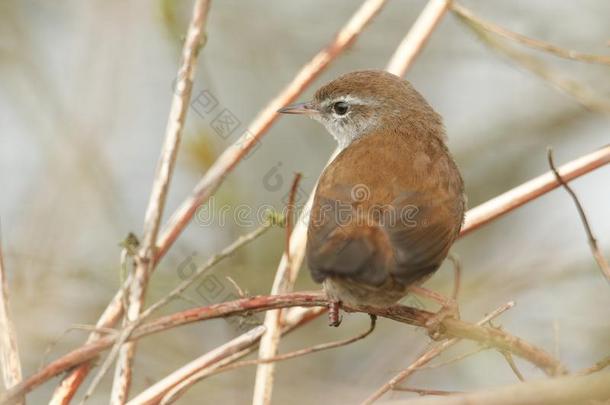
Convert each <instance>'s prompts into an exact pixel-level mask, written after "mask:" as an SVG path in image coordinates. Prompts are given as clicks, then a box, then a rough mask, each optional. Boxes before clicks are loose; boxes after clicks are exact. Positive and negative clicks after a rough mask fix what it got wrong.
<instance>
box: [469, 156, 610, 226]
mask: <svg viewBox="0 0 610 405" xmlns="http://www.w3.org/2000/svg"><path fill="white" fill-rule="evenodd" d="M608 163H610V145H606V146H604V147H602V148H600V149H598V150H596V151H595V152H591V153H589V154H587V155H584V156H582V157H579V158H578V159H575V160H572V161H571V162H568V163H566V164H564V165H563V166H561V167H559V169H558V170H557V171H558V172H559V174H560V175H561V177H562V178H563V179H564V181H566V182H568V181H572V180H574V179H575V178H577V177H580V176H582V175H584V174H587V173H589V172H591V171H593V170H595V169H598V168H600V167H602V166H604V165H606V164H608ZM559 186H560V183H559V182H558V181H557V179H556V178H555V175H554V174H553V172H547V173H545V174H543V175H541V176H538V177H536V178H534V179H532V180H530V181H528V182H526V183H523V184H522V185H520V186H518V187H515V188H513V189H512V190H509V191H507V192H505V193H503V194H500V195H499V196H497V197H494V198H492V199H491V200H489V201H487V202H485V203H483V204H481V205H479V206H477V207H475V208H472V209H470V210H469V211H468V212H467V213H466V221H465V223H464V226H462V230H461V232H460V236H464V235H467V234H469V233H470V232H472V231H474V230H476V229H478V228H480V227H481V226H483V225H485V224H487V223H489V222H491V221H493V220H494V219H497V218H499V217H501V216H502V215H504V214H506V213H508V212H510V211H512V210H514V209H516V208H519V207H521V206H522V205H524V204H526V203H528V202H530V201H532V200H534V199H536V198H538V197H540V196H541V195H543V194H546V193H548V192H549V191H552V190H554V189H556V188H557V187H559Z"/></svg>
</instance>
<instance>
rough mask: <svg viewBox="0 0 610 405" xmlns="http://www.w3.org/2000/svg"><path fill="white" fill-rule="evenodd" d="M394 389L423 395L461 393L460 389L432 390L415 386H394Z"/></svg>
mask: <svg viewBox="0 0 610 405" xmlns="http://www.w3.org/2000/svg"><path fill="white" fill-rule="evenodd" d="M394 391H403V392H413V393H415V394H419V395H422V396H425V395H437V396H446V395H453V394H461V392H460V391H445V390H431V389H423V388H413V387H394Z"/></svg>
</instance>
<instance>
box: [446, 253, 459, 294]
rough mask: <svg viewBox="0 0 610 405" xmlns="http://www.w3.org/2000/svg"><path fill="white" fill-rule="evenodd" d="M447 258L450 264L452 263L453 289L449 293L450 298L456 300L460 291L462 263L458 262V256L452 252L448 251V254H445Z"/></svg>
mask: <svg viewBox="0 0 610 405" xmlns="http://www.w3.org/2000/svg"><path fill="white" fill-rule="evenodd" d="M447 258H448V259H449V261H450V262H451V264H453V273H454V280H453V291H452V293H451V298H453V301H455V302H457V299H458V295H459V293H460V287H461V285H462V263H461V262H460V258H459V257H458V256H457V255H456V254H454V253H449V256H447Z"/></svg>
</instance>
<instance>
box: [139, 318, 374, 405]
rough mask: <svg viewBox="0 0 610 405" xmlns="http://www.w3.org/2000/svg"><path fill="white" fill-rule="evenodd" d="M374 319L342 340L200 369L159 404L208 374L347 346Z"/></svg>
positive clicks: (184, 390) (168, 393)
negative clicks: (355, 333)
mask: <svg viewBox="0 0 610 405" xmlns="http://www.w3.org/2000/svg"><path fill="white" fill-rule="evenodd" d="M375 320H376V317H375V316H374V315H371V325H370V327H369V328H368V329H367V330H366V331H364V332H362V333H359V334H358V335H356V336H354V337H351V338H347V339H342V340H338V341H335V342H329V343H321V344H319V345H315V346H312V347H307V348H305V349H300V350H295V351H292V352H289V353H284V354H280V355H277V356H274V357H269V358H265V359H252V360H243V361H238V362H235V363H233V364H228V365H225V366H223V367H217V368H215V369H214V370H209V369H204V370H201V371H202V372H199V373H196V374H194V375H192V376H191V377H189V378H188V379H185V380H184V381H182V382H180V383H179V384H177V385H176V386H175V387H173V388H172V389H171V390H168V392H167V394H166V395H165V396H164V397H163V400H162V401H161V404H163V405H165V404H170V403H174V402H175V401H177V400H178V399H179V398H180V397H182V395H183V394H184V393H186V391H187V390H188V389H189V388H190V387H192V386H193V385H195V384H196V383H197V382H199V381H200V380H202V379H203V378H205V377H208V376H210V375H214V374H219V373H224V372H226V371H231V370H235V369H237V368H241V367H246V366H253V365H257V364H261V363H275V362H278V361H284V360H289V359H294V358H296V357H301V356H306V355H308V354H311V353H317V352H320V351H323V350H330V349H336V348H338V347H341V346H347V345H349V344H351V343H354V342H357V341H358V340H362V339H364V338H365V337H367V336H368V335H370V334H371V333H372V332H373V330H375ZM263 328H264V327H263ZM134 405H135V404H134Z"/></svg>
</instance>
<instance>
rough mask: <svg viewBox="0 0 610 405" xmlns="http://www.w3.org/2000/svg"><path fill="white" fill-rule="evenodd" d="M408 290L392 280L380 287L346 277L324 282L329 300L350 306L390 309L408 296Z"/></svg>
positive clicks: (333, 278) (329, 279)
mask: <svg viewBox="0 0 610 405" xmlns="http://www.w3.org/2000/svg"><path fill="white" fill-rule="evenodd" d="M407 288H408V287H407V286H404V285H400V284H399V283H395V282H393V281H391V280H390V279H388V282H385V283H384V284H382V285H380V286H372V285H369V284H365V283H359V282H355V281H353V280H350V279H349V278H344V277H327V278H326V279H325V280H324V291H326V295H327V296H328V299H329V300H331V301H340V302H342V303H344V304H346V305H348V306H357V305H366V306H372V307H388V306H390V305H393V304H396V303H397V302H398V301H400V300H401V299H402V298H403V297H404V296H405V295H407Z"/></svg>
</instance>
